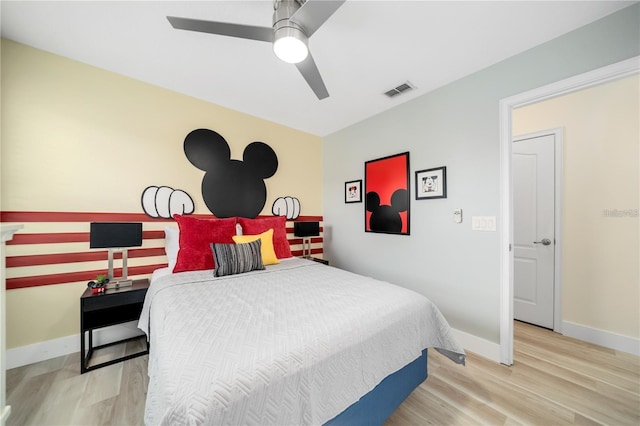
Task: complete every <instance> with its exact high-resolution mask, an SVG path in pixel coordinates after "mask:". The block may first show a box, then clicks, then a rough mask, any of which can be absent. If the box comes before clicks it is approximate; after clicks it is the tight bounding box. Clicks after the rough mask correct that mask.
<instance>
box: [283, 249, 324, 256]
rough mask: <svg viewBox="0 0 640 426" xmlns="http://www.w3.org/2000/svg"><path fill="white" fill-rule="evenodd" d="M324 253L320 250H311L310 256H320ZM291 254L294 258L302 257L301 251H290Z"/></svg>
mask: <svg viewBox="0 0 640 426" xmlns="http://www.w3.org/2000/svg"><path fill="white" fill-rule="evenodd" d="M320 253H324V252H323V250H322V248H312V249H311V254H320ZM291 254H292V255H294V256H302V250H291Z"/></svg>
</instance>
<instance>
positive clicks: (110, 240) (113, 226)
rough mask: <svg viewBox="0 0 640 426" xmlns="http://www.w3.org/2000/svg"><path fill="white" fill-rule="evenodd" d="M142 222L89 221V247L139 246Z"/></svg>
mask: <svg viewBox="0 0 640 426" xmlns="http://www.w3.org/2000/svg"><path fill="white" fill-rule="evenodd" d="M141 245H142V223H127V222H91V231H90V236H89V247H90V248H121V247H139V246H141Z"/></svg>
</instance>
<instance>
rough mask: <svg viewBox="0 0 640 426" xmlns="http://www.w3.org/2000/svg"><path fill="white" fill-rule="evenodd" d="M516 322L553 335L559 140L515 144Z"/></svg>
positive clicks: (542, 138)
mask: <svg viewBox="0 0 640 426" xmlns="http://www.w3.org/2000/svg"><path fill="white" fill-rule="evenodd" d="M512 167H513V239H514V254H513V255H514V265H513V268H514V269H513V274H514V303H513V311H514V317H515V319H518V320H521V321H526V322H529V323H532V324H536V325H540V326H542V327H547V328H551V329H553V313H554V268H555V265H554V258H555V235H554V229H555V226H554V218H555V136H554V135H553V134H550V135H544V136H537V137H531V138H527V137H526V136H525V137H523V138H520V139H514V143H513V161H512Z"/></svg>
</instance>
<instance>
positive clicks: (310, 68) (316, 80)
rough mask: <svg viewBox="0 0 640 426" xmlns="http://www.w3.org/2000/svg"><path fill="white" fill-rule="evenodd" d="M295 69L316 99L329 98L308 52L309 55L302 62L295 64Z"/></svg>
mask: <svg viewBox="0 0 640 426" xmlns="http://www.w3.org/2000/svg"><path fill="white" fill-rule="evenodd" d="M296 68H298V71H300V74H302V76H303V77H304V79H305V80H306V81H307V84H308V85H309V87H311V90H313V93H315V94H316V96H317V97H318V99H324V98H327V97H329V92H328V91H327V87H326V86H325V85H324V82H323V81H322V77H320V71H318V67H317V66H316V63H315V61H314V60H313V58H312V57H311V52H309V55H307V58H306V59H305V60H304V61H302V62H299V63H297V64H296Z"/></svg>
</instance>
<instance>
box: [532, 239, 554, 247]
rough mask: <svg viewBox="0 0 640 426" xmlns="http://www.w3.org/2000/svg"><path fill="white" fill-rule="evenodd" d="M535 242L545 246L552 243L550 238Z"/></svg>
mask: <svg viewBox="0 0 640 426" xmlns="http://www.w3.org/2000/svg"><path fill="white" fill-rule="evenodd" d="M533 244H542V245H543V246H548V245H550V244H551V240H550V239H548V238H543V239H542V241H534V242H533Z"/></svg>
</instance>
